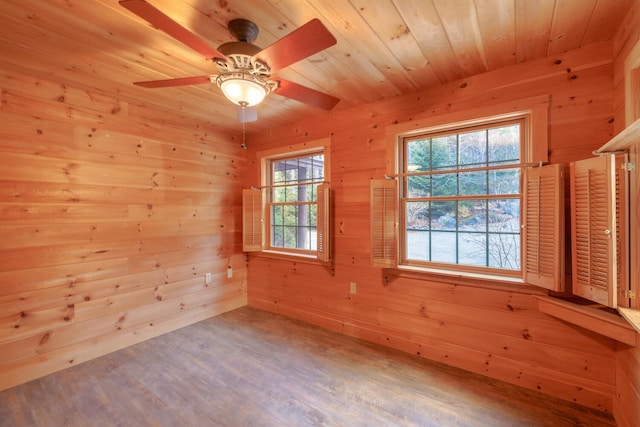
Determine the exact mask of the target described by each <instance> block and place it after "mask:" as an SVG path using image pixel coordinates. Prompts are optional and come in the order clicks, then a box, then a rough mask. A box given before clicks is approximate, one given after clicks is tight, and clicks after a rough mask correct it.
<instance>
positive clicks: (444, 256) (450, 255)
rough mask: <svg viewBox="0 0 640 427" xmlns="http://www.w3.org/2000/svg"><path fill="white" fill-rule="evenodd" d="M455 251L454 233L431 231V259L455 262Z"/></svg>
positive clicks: (449, 262)
mask: <svg viewBox="0 0 640 427" xmlns="http://www.w3.org/2000/svg"><path fill="white" fill-rule="evenodd" d="M456 252H457V245H456V233H453V232H446V231H433V232H432V233H431V261H436V262H446V263H448V264H455V263H456V257H457V253H456Z"/></svg>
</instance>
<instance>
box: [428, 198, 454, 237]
mask: <svg viewBox="0 0 640 427" xmlns="http://www.w3.org/2000/svg"><path fill="white" fill-rule="evenodd" d="M456 205H457V203H456V202H431V210H432V212H431V215H432V217H431V227H432V228H433V229H438V230H450V231H455V230H456V229H457V228H458V220H457V214H456V213H457V209H456Z"/></svg>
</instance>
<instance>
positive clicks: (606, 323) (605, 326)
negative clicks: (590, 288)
mask: <svg viewBox="0 0 640 427" xmlns="http://www.w3.org/2000/svg"><path fill="white" fill-rule="evenodd" d="M536 298H537V299H538V309H539V310H540V311H541V312H543V313H546V314H548V315H549V316H553V317H555V318H557V319H560V320H564V321H565V322H568V323H571V324H574V325H577V326H580V327H582V328H584V329H587V330H589V331H592V332H595V333H597V334H600V335H604V336H605V337H609V338H611V339H614V340H616V341H618V342H621V343H624V344H627V345H630V346H632V347H635V346H636V343H637V335H638V334H637V332H636V330H635V329H634V328H633V327H632V326H631V325H629V323H628V322H627V321H626V320H625V319H623V318H622V317H620V316H619V315H618V314H617V313H614V312H611V311H607V309H606V308H605V307H603V306H602V305H599V304H594V303H590V304H589V305H584V304H579V303H577V302H575V301H571V300H564V299H560V298H554V297H548V296H536Z"/></svg>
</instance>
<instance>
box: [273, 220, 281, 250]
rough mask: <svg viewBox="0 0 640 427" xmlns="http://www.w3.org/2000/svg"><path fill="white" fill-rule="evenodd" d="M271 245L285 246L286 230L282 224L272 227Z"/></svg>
mask: <svg viewBox="0 0 640 427" xmlns="http://www.w3.org/2000/svg"><path fill="white" fill-rule="evenodd" d="M271 245H272V246H280V247H282V246H284V232H283V228H282V227H281V226H275V225H274V226H272V227H271Z"/></svg>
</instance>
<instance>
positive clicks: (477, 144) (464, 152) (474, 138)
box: [460, 129, 487, 167]
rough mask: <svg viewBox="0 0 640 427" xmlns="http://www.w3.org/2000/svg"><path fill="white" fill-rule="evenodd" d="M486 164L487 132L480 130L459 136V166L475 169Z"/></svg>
mask: <svg viewBox="0 0 640 427" xmlns="http://www.w3.org/2000/svg"><path fill="white" fill-rule="evenodd" d="M486 163H487V132H486V130H484V129H482V130H479V131H475V132H467V133H461V134H460V166H461V167H465V166H469V167H477V166H482V165H485V164H486Z"/></svg>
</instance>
